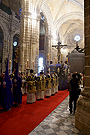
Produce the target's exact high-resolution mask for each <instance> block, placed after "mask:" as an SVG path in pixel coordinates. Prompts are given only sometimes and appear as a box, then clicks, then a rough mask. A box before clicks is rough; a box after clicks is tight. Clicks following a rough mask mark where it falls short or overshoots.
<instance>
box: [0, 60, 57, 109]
mask: <svg viewBox="0 0 90 135" xmlns="http://www.w3.org/2000/svg"><path fill="white" fill-rule="evenodd" d="M57 92H58V76H57V74H56V73H55V72H53V73H51V74H50V73H49V71H47V73H46V75H44V73H43V71H42V72H40V75H39V76H36V75H35V74H34V70H33V69H31V70H30V74H29V75H28V73H26V75H24V74H23V73H20V72H19V71H18V63H17V68H16V70H15V71H14V72H13V73H12V74H11V75H10V74H9V68H8V62H7V67H6V71H5V72H3V73H2V75H1V78H0V106H1V108H2V109H3V111H8V110H11V107H19V106H20V104H21V103H22V95H23V94H27V101H26V103H34V102H35V101H36V100H41V99H44V97H45V96H46V97H50V96H51V95H55V93H57Z"/></svg>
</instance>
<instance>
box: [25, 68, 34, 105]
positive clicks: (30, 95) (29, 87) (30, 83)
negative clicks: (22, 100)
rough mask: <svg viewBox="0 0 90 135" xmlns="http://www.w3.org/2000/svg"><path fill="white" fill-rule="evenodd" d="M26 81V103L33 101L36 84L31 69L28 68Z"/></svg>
mask: <svg viewBox="0 0 90 135" xmlns="http://www.w3.org/2000/svg"><path fill="white" fill-rule="evenodd" d="M26 82H27V103H28V104H30V103H34V102H35V101H36V97H35V93H36V86H35V85H36V84H35V76H34V74H33V69H31V70H30V75H29V76H28V78H27V79H26Z"/></svg>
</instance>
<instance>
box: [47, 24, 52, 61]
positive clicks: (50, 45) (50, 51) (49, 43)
mask: <svg viewBox="0 0 90 135" xmlns="http://www.w3.org/2000/svg"><path fill="white" fill-rule="evenodd" d="M51 38H52V36H51V27H50V26H48V48H49V55H50V57H49V60H50V61H52V39H51Z"/></svg>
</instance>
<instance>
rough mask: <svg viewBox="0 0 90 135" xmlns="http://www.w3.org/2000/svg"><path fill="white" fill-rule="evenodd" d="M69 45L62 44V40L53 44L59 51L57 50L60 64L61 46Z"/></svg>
mask: <svg viewBox="0 0 90 135" xmlns="http://www.w3.org/2000/svg"><path fill="white" fill-rule="evenodd" d="M64 46H67V45H61V42H60V41H59V42H58V44H57V45H52V47H55V48H56V49H57V50H58V52H57V57H58V64H60V55H61V48H63V47H64Z"/></svg>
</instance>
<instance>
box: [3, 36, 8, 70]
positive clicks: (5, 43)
mask: <svg viewBox="0 0 90 135" xmlns="http://www.w3.org/2000/svg"><path fill="white" fill-rule="evenodd" d="M7 52H8V48H7V39H4V41H3V59H2V72H4V71H5V70H6V63H5V62H6V59H7V57H8V54H7ZM6 54H7V55H6Z"/></svg>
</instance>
